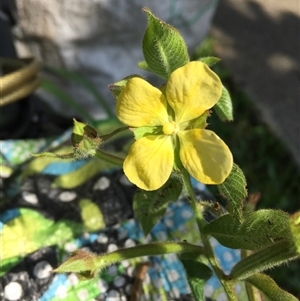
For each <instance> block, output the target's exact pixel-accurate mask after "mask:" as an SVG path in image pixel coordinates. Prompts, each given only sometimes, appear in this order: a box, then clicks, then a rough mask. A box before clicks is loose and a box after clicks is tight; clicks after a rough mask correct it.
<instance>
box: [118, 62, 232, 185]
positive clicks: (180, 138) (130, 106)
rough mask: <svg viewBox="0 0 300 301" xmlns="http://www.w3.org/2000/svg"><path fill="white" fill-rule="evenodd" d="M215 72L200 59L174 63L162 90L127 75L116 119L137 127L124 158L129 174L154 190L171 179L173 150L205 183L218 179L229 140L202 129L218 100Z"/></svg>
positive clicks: (227, 159) (228, 161)
mask: <svg viewBox="0 0 300 301" xmlns="http://www.w3.org/2000/svg"><path fill="white" fill-rule="evenodd" d="M221 93H222V84H221V81H220V79H219V77H218V76H217V75H216V74H215V73H214V72H213V71H211V70H210V69H209V68H208V67H207V66H206V65H205V64H203V63H201V62H190V63H188V64H187V65H185V66H183V67H181V68H178V69H176V70H175V71H174V72H173V73H172V74H171V75H170V77H169V79H168V82H167V84H166V85H165V87H164V88H163V89H162V90H159V89H157V88H155V87H153V86H152V85H150V84H149V83H148V82H146V81H145V80H143V79H141V78H139V77H133V78H131V79H130V80H128V82H127V84H126V86H125V88H124V89H123V90H122V92H121V94H120V95H119V97H118V99H117V106H116V112H117V116H118V118H119V120H120V121H121V122H123V123H124V124H126V125H128V126H130V127H132V128H133V130H134V131H135V136H136V139H137V140H136V141H135V142H134V143H133V145H132V146H131V148H130V150H129V153H128V155H127V157H126V159H125V161H124V166H123V167H124V172H125V174H126V176H127V177H128V179H129V180H130V181H131V182H132V183H134V184H136V185H137V186H138V187H140V188H142V189H144V190H156V189H158V188H160V187H161V186H162V185H163V184H165V182H166V181H167V180H168V179H169V177H170V174H171V172H172V170H173V168H174V164H175V163H176V162H175V161H176V158H177V157H176V151H175V149H179V158H180V161H181V163H182V165H183V166H184V168H185V169H186V170H187V171H188V173H189V174H190V175H192V176H193V177H194V178H195V179H197V180H198V181H200V182H202V183H204V184H220V183H222V182H223V181H224V180H225V179H226V178H227V176H228V175H229V173H230V171H231V169H232V164H233V159H232V154H231V152H230V150H229V148H228V147H227V145H226V144H225V143H224V142H223V141H222V140H221V139H220V138H219V137H218V136H217V135H216V134H215V133H214V132H212V131H210V130H206V129H204V127H205V126H206V117H207V115H208V110H209V109H210V108H212V107H213V106H214V105H215V104H216V103H217V101H218V100H219V98H220V96H221Z"/></svg>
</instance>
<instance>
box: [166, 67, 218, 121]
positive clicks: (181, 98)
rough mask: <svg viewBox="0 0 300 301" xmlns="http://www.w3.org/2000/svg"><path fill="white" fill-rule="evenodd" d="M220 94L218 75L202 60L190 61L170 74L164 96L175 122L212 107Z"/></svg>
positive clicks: (192, 117) (200, 113) (190, 117)
mask: <svg viewBox="0 0 300 301" xmlns="http://www.w3.org/2000/svg"><path fill="white" fill-rule="evenodd" d="M221 94H222V84H221V81H220V79H219V77H218V76H217V75H216V74H215V73H214V72H213V71H211V69H210V68H209V67H207V66H206V65H205V64H203V63H202V62H190V63H188V64H187V65H185V66H183V67H181V68H178V69H176V70H175V71H174V72H173V73H172V74H171V76H170V78H169V80H168V82H167V87H166V97H167V101H168V103H169V104H170V106H171V107H172V108H173V109H174V112H175V121H176V123H181V122H185V121H188V120H192V119H194V118H196V117H198V116H200V115H202V114H203V113H204V112H205V111H206V110H208V109H210V108H212V107H213V106H214V105H215V104H216V103H217V102H218V100H219V98H220V97H221Z"/></svg>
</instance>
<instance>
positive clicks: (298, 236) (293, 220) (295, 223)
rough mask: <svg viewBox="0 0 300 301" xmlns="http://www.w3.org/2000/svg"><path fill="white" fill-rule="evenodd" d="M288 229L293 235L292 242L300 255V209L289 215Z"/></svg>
mask: <svg viewBox="0 0 300 301" xmlns="http://www.w3.org/2000/svg"><path fill="white" fill-rule="evenodd" d="M290 229H291V233H292V236H293V242H294V244H295V247H296V249H297V252H298V254H299V255H300V211H298V212H296V213H294V214H293V215H292V216H291V217H290Z"/></svg>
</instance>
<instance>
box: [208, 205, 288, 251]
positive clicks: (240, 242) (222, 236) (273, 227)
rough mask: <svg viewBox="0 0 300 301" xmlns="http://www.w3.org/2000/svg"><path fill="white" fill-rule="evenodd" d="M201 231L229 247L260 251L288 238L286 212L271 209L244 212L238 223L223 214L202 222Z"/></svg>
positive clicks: (228, 215)
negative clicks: (202, 227) (209, 221)
mask: <svg viewBox="0 0 300 301" xmlns="http://www.w3.org/2000/svg"><path fill="white" fill-rule="evenodd" d="M203 231H204V234H207V235H211V236H213V237H215V238H216V239H217V240H218V241H219V242H220V243H221V244H222V245H224V246H226V247H229V248H232V249H247V250H260V249H262V248H265V247H268V246H270V245H273V244H274V243H276V242H279V241H281V240H285V239H289V238H291V233H290V229H289V218H288V215H287V214H286V213H285V212H283V211H280V210H271V209H268V210H267V209H266V210H258V211H255V212H251V213H248V214H247V215H245V221H244V222H243V223H242V224H240V223H239V222H238V221H237V220H236V219H235V218H233V217H232V216H231V215H230V214H225V215H223V216H221V217H219V218H218V219H216V220H214V221H212V222H211V223H209V224H207V225H205V227H204V229H203Z"/></svg>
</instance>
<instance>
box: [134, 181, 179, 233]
mask: <svg viewBox="0 0 300 301" xmlns="http://www.w3.org/2000/svg"><path fill="white" fill-rule="evenodd" d="M181 190H182V183H181V181H180V180H179V179H177V178H175V177H171V178H170V179H169V180H168V181H167V183H166V184H165V185H164V186H163V187H161V188H160V189H158V190H155V191H144V190H137V192H136V194H135V196H134V199H133V210H134V213H135V216H136V218H138V219H139V221H140V223H141V225H142V228H143V231H144V234H145V235H147V234H148V233H149V232H150V231H151V229H152V228H153V226H154V225H155V224H156V223H157V221H158V220H159V219H160V218H161V217H162V216H163V215H164V214H165V212H166V209H167V206H168V204H169V203H170V202H175V201H177V199H178V197H179V195H180V193H181Z"/></svg>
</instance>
